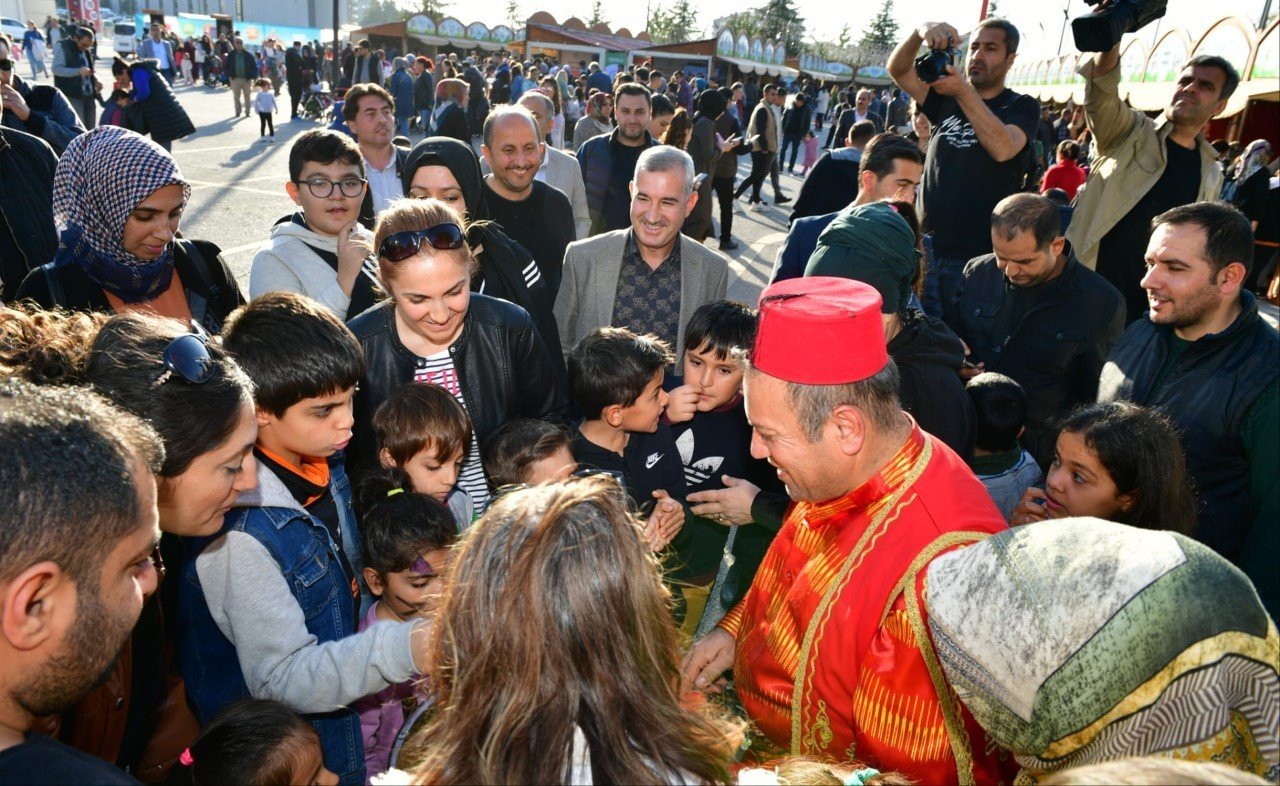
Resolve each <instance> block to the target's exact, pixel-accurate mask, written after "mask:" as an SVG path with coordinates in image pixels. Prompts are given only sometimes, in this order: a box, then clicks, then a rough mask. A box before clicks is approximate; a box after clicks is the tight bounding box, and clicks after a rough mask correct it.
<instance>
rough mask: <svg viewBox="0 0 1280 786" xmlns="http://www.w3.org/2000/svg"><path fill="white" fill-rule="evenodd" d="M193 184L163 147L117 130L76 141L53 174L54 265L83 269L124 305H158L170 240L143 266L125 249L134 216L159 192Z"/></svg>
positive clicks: (167, 273) (187, 192)
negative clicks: (126, 231)
mask: <svg viewBox="0 0 1280 786" xmlns="http://www.w3.org/2000/svg"><path fill="white" fill-rule="evenodd" d="M168 185H180V186H182V204H183V206H185V205H186V204H187V200H188V199H190V198H191V186H190V185H188V184H187V181H186V179H184V178H183V177H182V172H181V171H179V169H178V164H177V162H175V161H174V160H173V157H172V156H171V155H169V153H167V152H165V150H164V148H162V147H160V146H159V145H157V144H156V143H155V142H152V141H151V140H150V139H146V138H144V137H141V136H138V135H137V134H135V133H134V132H132V131H129V130H127V129H124V128H121V127H119V126H101V127H99V128H95V129H94V130H92V131H90V132H88V133H86V134H81V135H80V136H78V137H76V138H75V139H72V140H71V142H70V143H69V144H68V145H67V149H66V150H65V151H63V153H62V158H61V159H60V160H59V161H58V168H57V170H56V171H55V172H54V176H53V218H54V222H55V223H56V224H57V227H58V253H57V255H56V256H55V257H54V265H56V266H59V267H61V266H64V265H79V266H80V267H81V268H83V269H84V271H85V273H86V274H87V275H88V276H89V279H90V280H91V281H93V282H94V283H95V284H97V285H98V286H100V287H102V288H103V289H105V290H106V291H107V292H110V293H111V294H113V295H115V296H116V297H118V298H120V299H121V300H123V301H124V302H126V303H142V302H145V301H148V300H154V299H155V298H156V297H157V296H158V295H159V294H160V293H162V292H164V291H165V290H166V289H168V288H169V283H170V281H171V280H172V279H173V248H174V244H173V243H172V242H171V243H169V245H167V246H166V247H165V249H164V253H162V254H161V255H160V256H159V257H157V258H156V259H154V260H150V261H148V260H143V259H139V258H138V257H136V256H134V255H133V254H130V253H128V252H127V251H125V250H124V245H123V242H122V241H123V239H124V227H125V223H126V222H127V221H128V219H129V214H130V213H132V212H133V209H134V208H135V207H137V206H138V204H139V203H140V202H142V200H144V199H146V198H147V197H148V196H150V195H151V194H152V193H154V192H155V191H156V189H159V188H163V187H164V186H168Z"/></svg>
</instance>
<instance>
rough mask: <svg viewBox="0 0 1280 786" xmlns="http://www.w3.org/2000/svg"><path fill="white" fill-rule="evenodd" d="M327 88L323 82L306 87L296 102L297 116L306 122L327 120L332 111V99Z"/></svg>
mask: <svg viewBox="0 0 1280 786" xmlns="http://www.w3.org/2000/svg"><path fill="white" fill-rule="evenodd" d="M327 88H328V85H327V84H326V83H324V82H320V83H318V84H313V85H310V86H308V87H307V89H306V91H305V92H303V94H302V100H301V101H300V102H298V114H300V115H302V116H303V117H304V118H306V119H307V120H327V119H328V116H329V112H330V110H332V109H333V99H332V98H331V97H330V96H329V91H328V89H327Z"/></svg>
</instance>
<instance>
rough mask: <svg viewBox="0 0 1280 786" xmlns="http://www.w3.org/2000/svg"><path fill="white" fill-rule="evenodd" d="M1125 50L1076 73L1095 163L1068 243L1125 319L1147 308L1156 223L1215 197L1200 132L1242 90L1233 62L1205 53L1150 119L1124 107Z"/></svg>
mask: <svg viewBox="0 0 1280 786" xmlns="http://www.w3.org/2000/svg"><path fill="white" fill-rule="evenodd" d="M1119 63H1120V48H1119V46H1117V47H1116V48H1115V49H1112V50H1111V51H1109V52H1099V53H1097V54H1095V55H1094V56H1093V57H1092V58H1090V59H1088V60H1086V61H1085V63H1084V65H1082V66H1081V67H1080V69H1079V72H1080V74H1081V76H1083V77H1084V78H1085V88H1084V112H1085V119H1086V120H1087V121H1088V123H1089V128H1090V130H1091V131H1092V132H1093V140H1094V146H1095V148H1096V150H1097V157H1096V158H1095V159H1094V161H1093V166H1092V168H1091V170H1090V172H1091V174H1090V176H1089V179H1088V180H1087V181H1086V182H1085V186H1084V189H1083V190H1082V191H1081V192H1080V196H1079V197H1078V201H1077V202H1076V209H1075V215H1074V217H1073V218H1072V221H1071V226H1070V228H1069V231H1068V232H1067V240H1069V241H1070V242H1071V247H1072V248H1074V249H1075V252H1076V257H1077V258H1078V259H1079V260H1080V262H1082V263H1083V264H1084V265H1085V266H1086V267H1091V268H1094V269H1095V270H1097V271H1098V273H1100V274H1101V275H1102V277H1103V278H1105V279H1107V280H1108V281H1110V282H1111V283H1112V284H1113V285H1114V286H1115V288H1116V289H1118V290H1120V294H1122V295H1124V299H1125V304H1126V307H1127V311H1128V321H1129V322H1132V321H1134V320H1135V319H1138V318H1139V317H1141V316H1142V315H1143V313H1144V312H1145V311H1146V310H1147V297H1146V292H1145V291H1144V290H1143V289H1142V287H1141V285H1140V282H1141V281H1142V277H1143V275H1144V274H1145V273H1146V262H1145V259H1144V257H1145V255H1146V250H1147V240H1148V239H1149V238H1150V236H1151V219H1153V218H1155V217H1156V216H1158V215H1160V214H1161V213H1163V212H1165V211H1166V210H1170V209H1172V208H1175V207H1178V206H1179V205H1186V204H1190V203H1192V202H1204V201H1209V200H1214V199H1217V198H1218V192H1219V190H1220V188H1221V186H1222V170H1221V168H1220V167H1219V166H1218V162H1217V157H1218V156H1217V153H1216V152H1215V151H1214V149H1213V148H1212V147H1210V146H1209V143H1208V142H1206V141H1205V138H1204V136H1202V135H1201V133H1200V130H1201V128H1203V127H1204V124H1205V123H1207V122H1209V120H1210V118H1212V117H1213V116H1214V115H1216V114H1218V113H1219V112H1221V111H1222V110H1223V108H1224V107H1225V106H1226V104H1227V99H1228V98H1230V97H1231V93H1232V92H1234V91H1235V89H1236V85H1238V84H1239V83H1240V76H1239V75H1238V74H1237V73H1236V70H1235V68H1233V67H1232V66H1231V63H1229V62H1227V61H1226V60H1224V59H1223V58H1221V57H1218V56H1217V55H1200V56H1198V57H1195V58H1192V60H1191V62H1189V63H1187V64H1186V65H1185V66H1183V68H1182V73H1181V74H1179V76H1178V81H1177V84H1176V86H1175V87H1174V89H1173V96H1172V98H1171V100H1170V103H1169V106H1168V107H1166V108H1165V110H1164V114H1163V115H1161V117H1160V118H1159V119H1157V120H1154V121H1153V120H1152V119H1151V118H1149V117H1147V116H1146V115H1145V114H1144V113H1142V112H1140V111H1138V110H1136V109H1130V108H1129V107H1128V106H1126V105H1125V104H1124V102H1123V101H1121V100H1120V95H1119V93H1118V89H1119V86H1120V69H1119V68H1118V67H1117V66H1118V65H1119Z"/></svg>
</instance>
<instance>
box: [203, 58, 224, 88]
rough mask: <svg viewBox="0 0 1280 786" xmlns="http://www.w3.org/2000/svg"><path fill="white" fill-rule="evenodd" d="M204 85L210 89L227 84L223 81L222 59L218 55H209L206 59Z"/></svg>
mask: <svg viewBox="0 0 1280 786" xmlns="http://www.w3.org/2000/svg"><path fill="white" fill-rule="evenodd" d="M204 83H205V85H206V86H208V87H217V86H218V85H220V84H225V82H224V81H223V79H222V58H221V57H218V56H217V55H213V54H211V55H209V56H208V57H206V58H205V59H204Z"/></svg>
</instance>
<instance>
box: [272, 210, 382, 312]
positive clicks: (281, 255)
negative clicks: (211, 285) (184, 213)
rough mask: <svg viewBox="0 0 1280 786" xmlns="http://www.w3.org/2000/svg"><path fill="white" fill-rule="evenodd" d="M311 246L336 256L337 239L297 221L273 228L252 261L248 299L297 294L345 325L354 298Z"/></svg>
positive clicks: (286, 222) (280, 224) (335, 272)
mask: <svg viewBox="0 0 1280 786" xmlns="http://www.w3.org/2000/svg"><path fill="white" fill-rule="evenodd" d="M309 246H315V247H316V248H318V249H321V250H323V251H328V252H329V253H331V254H337V253H338V238H336V237H325V236H324V235H320V234H317V233H315V232H313V231H311V230H310V229H308V228H307V227H305V226H302V225H301V224H299V223H296V222H294V221H284V222H282V223H279V224H276V225H275V226H273V227H272V228H271V239H270V240H268V241H267V242H266V243H264V244H263V246H262V248H261V249H259V250H258V254H257V256H255V257H254V258H253V267H252V268H251V269H250V271H249V297H250V298H251V299H252V298H256V297H258V296H259V295H264V294H266V293H267V292H297V293H298V294H300V295H306V296H307V297H309V298H311V299H312V300H315V301H317V302H318V303H320V304H321V305H323V306H325V307H326V308H328V309H329V310H330V311H332V312H333V313H334V314H335V315H337V317H338V319H341V320H343V321H344V322H345V321H346V319H347V309H348V307H349V306H350V305H351V296H350V295H348V294H346V293H345V292H343V291H342V287H340V286H338V272H337V271H336V270H334V269H333V268H332V267H330V266H329V263H328V262H325V261H324V260H323V259H321V258H320V256H319V255H317V254H316V253H315V252H314V251H312V250H311V248H309ZM368 264H369V263H367V262H366V265H368ZM351 316H355V315H354V314H352V315H351Z"/></svg>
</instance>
